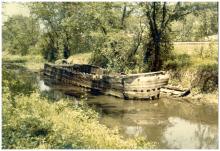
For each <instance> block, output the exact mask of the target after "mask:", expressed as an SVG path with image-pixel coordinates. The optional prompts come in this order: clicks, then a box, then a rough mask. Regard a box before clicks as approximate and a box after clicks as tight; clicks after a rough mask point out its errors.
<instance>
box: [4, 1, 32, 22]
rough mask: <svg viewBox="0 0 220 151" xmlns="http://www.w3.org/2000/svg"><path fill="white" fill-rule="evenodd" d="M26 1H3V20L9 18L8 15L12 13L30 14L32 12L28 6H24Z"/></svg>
mask: <svg viewBox="0 0 220 151" xmlns="http://www.w3.org/2000/svg"><path fill="white" fill-rule="evenodd" d="M24 4H25V3H3V4H2V14H3V21H5V20H7V17H10V16H12V15H24V16H28V15H29V14H30V12H29V9H28V7H27V6H24Z"/></svg>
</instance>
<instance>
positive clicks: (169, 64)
mask: <svg viewBox="0 0 220 151" xmlns="http://www.w3.org/2000/svg"><path fill="white" fill-rule="evenodd" d="M190 65H191V58H190V56H189V55H188V54H180V55H177V56H173V58H171V59H169V60H168V61H166V62H165V63H164V66H163V68H164V69H166V70H169V69H171V70H177V69H181V68H184V67H189V66H190Z"/></svg>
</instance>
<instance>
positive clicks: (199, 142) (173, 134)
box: [163, 117, 218, 148]
mask: <svg viewBox="0 0 220 151" xmlns="http://www.w3.org/2000/svg"><path fill="white" fill-rule="evenodd" d="M168 121H169V123H170V124H169V125H168V126H167V127H166V128H165V131H164V134H163V142H164V143H167V145H168V146H169V147H170V148H217V147H218V146H217V144H218V141H217V137H218V134H217V126H213V125H207V124H201V123H193V122H190V121H187V120H184V119H181V118H179V117H169V119H168Z"/></svg>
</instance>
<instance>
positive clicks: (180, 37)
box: [2, 2, 218, 149]
mask: <svg viewBox="0 0 220 151" xmlns="http://www.w3.org/2000/svg"><path fill="white" fill-rule="evenodd" d="M23 5H24V6H26V7H27V8H28V9H29V10H30V14H29V16H24V15H15V16H11V17H7V19H6V20H5V21H4V24H3V83H2V86H3V99H2V100H3V120H2V121H3V123H2V130H3V137H2V142H3V144H2V147H3V148H4V149H9V148H10V149H12V148H13V149H15V148H17V149H27V148H28V149H30V148H48V149H49V148H50V149H51V148H54V149H55V148H56V149H61V148H63V149H67V148H77V149H81V148H96V149H98V148H115V149H119V148H123V149H124V148H135V149H139V148H155V147H156V143H155V142H148V141H147V140H145V139H143V138H135V139H125V138H123V137H122V136H121V135H120V134H119V132H118V130H117V129H109V128H107V127H106V126H104V125H102V124H100V123H99V122H98V116H99V115H98V114H97V113H96V112H95V111H93V110H92V109H90V108H89V107H88V106H87V105H86V103H85V101H83V100H81V101H79V103H78V104H74V103H73V102H71V101H70V100H68V99H60V100H59V101H56V102H53V101H51V100H49V99H48V98H46V97H43V96H41V94H40V92H38V91H35V89H34V88H32V87H29V88H27V87H25V86H24V85H25V83H23V82H21V81H19V77H16V75H15V74H14V76H10V72H11V71H10V69H7V68H6V67H4V65H7V64H12V65H19V66H22V67H24V68H25V69H28V70H32V71H35V72H37V73H38V72H39V70H40V69H42V68H43V64H44V63H45V62H52V63H54V62H55V61H56V60H58V59H63V58H65V59H68V61H69V62H71V63H89V64H93V65H99V66H101V67H104V68H107V69H108V70H112V71H116V72H125V73H138V72H151V71H157V70H166V71H169V72H170V75H171V80H170V83H171V84H173V85H181V86H183V87H187V88H189V87H190V88H192V95H195V94H197V95H200V98H202V99H201V100H205V101H204V102H203V103H209V102H210V101H209V100H212V101H213V103H214V104H215V105H216V103H217V95H218V93H217V91H218V48H217V44H216V43H215V41H216V39H217V38H214V40H213V39H212V40H210V37H217V36H216V35H217V33H218V24H217V21H218V17H217V16H218V11H217V3H214V2H212V3H180V2H178V3H174V4H172V5H169V4H168V3H166V2H163V3H162V2H152V3H147V2H146V3H64V2H63V3H55V2H54V3H25V4H23ZM6 6H7V3H4V5H3V12H4V7H6ZM3 15H4V14H3ZM3 17H4V16H3ZM204 18H205V19H204ZM192 20H193V21H194V23H193V24H192ZM191 29H192V30H191ZM158 35H159V36H158ZM174 41H180V42H183V41H191V42H193V41H209V43H208V44H202V45H189V44H185V45H179V44H175V43H173V42H174ZM23 91H28V93H23ZM195 101H197V100H195Z"/></svg>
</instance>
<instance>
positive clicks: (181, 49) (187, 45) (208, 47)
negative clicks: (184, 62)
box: [174, 42, 218, 55]
mask: <svg viewBox="0 0 220 151" xmlns="http://www.w3.org/2000/svg"><path fill="white" fill-rule="evenodd" d="M216 50H218V43H216V42H175V43H174V52H175V53H177V54H183V53H185V54H188V55H200V53H201V51H203V52H205V53H208V52H207V51H209V52H210V53H218V51H216Z"/></svg>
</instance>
